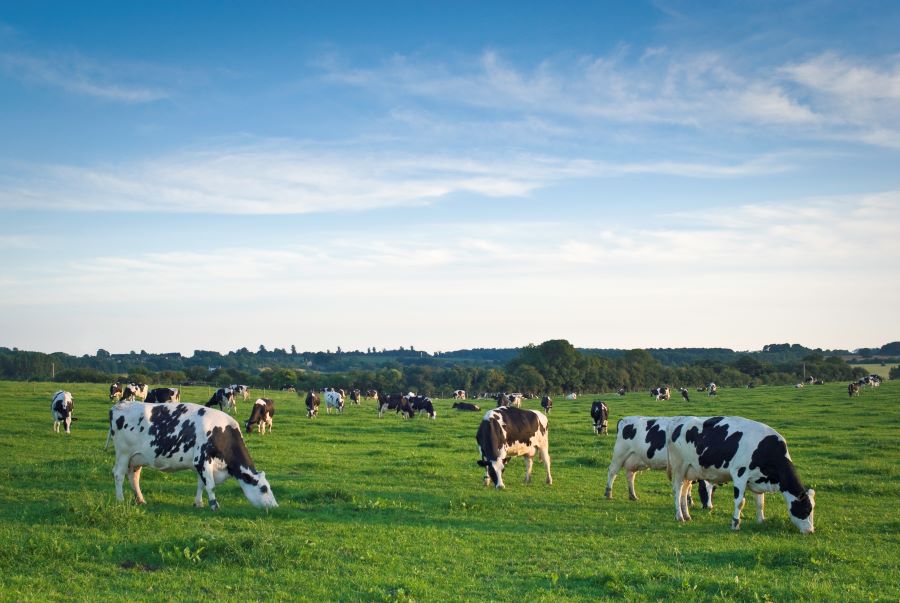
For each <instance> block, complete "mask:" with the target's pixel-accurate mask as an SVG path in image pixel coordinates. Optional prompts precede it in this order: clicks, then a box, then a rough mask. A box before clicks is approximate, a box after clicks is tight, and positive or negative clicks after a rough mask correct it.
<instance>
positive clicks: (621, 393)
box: [616, 387, 625, 396]
mask: <svg viewBox="0 0 900 603" xmlns="http://www.w3.org/2000/svg"><path fill="white" fill-rule="evenodd" d="M616 393H617V394H619V395H620V396H624V395H625V388H624V387H620V388H619V389H617V390H616Z"/></svg>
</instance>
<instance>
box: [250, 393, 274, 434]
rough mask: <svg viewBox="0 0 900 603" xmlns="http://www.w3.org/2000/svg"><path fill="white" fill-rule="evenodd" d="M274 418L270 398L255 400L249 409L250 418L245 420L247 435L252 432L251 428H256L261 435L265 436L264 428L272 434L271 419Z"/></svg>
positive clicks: (272, 403)
mask: <svg viewBox="0 0 900 603" xmlns="http://www.w3.org/2000/svg"><path fill="white" fill-rule="evenodd" d="M273 416H275V403H274V402H273V401H272V399H271V398H257V399H256V402H254V403H253V408H251V409H250V418H249V419H247V435H250V433H251V432H252V429H251V428H252V427H253V426H254V425H256V426H257V430H258V431H259V433H260V434H261V435H265V433H266V427H268V428H269V433H272V417H273Z"/></svg>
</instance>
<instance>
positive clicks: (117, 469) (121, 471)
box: [113, 456, 128, 500]
mask: <svg viewBox="0 0 900 603" xmlns="http://www.w3.org/2000/svg"><path fill="white" fill-rule="evenodd" d="M126 473H128V457H127V456H117V457H116V464H115V465H113V478H115V481H116V500H125V494H124V493H123V492H122V484H123V483H124V482H125V474H126Z"/></svg>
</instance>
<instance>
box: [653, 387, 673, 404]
mask: <svg viewBox="0 0 900 603" xmlns="http://www.w3.org/2000/svg"><path fill="white" fill-rule="evenodd" d="M650 395H651V396H653V397H654V398H656V399H657V400H669V399H670V398H671V397H672V394H671V392H669V386H668V385H667V386H665V387H654V388H653V389H651V390H650Z"/></svg>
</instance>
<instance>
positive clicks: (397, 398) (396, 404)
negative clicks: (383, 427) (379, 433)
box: [378, 392, 404, 419]
mask: <svg viewBox="0 0 900 603" xmlns="http://www.w3.org/2000/svg"><path fill="white" fill-rule="evenodd" d="M403 402H404V398H403V396H402V395H400V394H388V395H385V394H383V393H380V392H379V394H378V418H379V419H380V418H381V417H383V416H384V413H385V411H387V410H397V409H399V408H400V404H401V403H403Z"/></svg>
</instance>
